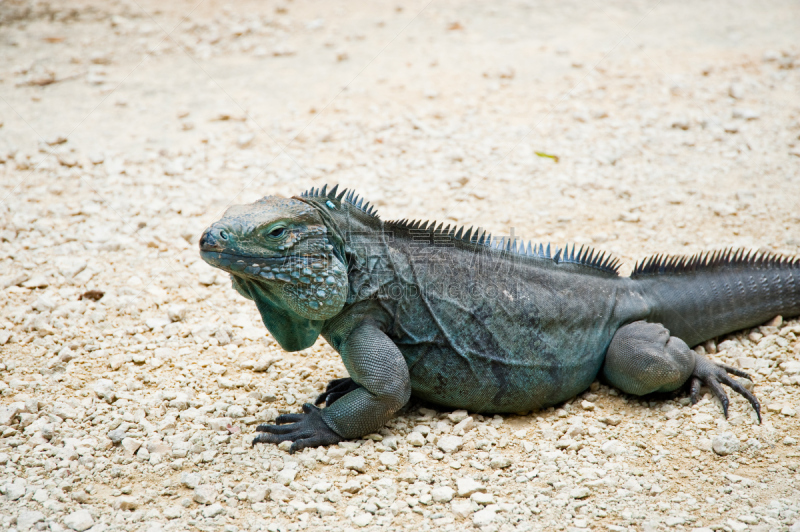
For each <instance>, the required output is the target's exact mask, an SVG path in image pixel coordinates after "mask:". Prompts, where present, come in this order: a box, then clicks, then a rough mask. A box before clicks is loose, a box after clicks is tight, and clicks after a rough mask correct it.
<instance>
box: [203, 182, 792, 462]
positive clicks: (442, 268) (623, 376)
mask: <svg viewBox="0 0 800 532" xmlns="http://www.w3.org/2000/svg"><path fill="white" fill-rule="evenodd" d="M426 226H427V224H424V225H420V224H419V223H409V222H383V221H381V220H380V219H379V218H378V217H377V216H376V215H374V214H373V213H372V211H371V209H370V208H369V207H367V206H366V205H362V202H361V201H359V200H357V197H355V196H354V195H353V194H352V193H351V194H349V195H345V193H341V194H336V188H334V189H333V190H332V191H331V192H326V190H325V189H324V188H323V189H322V190H321V191H318V190H315V191H311V192H310V193H305V194H304V195H302V196H298V197H294V198H291V199H284V198H277V197H269V196H268V197H266V198H263V199H262V200H259V201H258V202H256V203H253V204H251V205H243V206H235V207H232V208H230V209H229V210H228V211H227V212H226V213H225V215H224V216H223V218H222V219H221V220H219V221H218V222H216V223H214V224H213V225H211V227H209V228H208V229H207V230H206V232H205V233H204V234H203V237H202V238H201V240H200V248H201V256H202V257H203V259H204V260H206V261H207V262H208V263H210V264H211V265H213V266H216V267H218V268H221V269H223V270H225V271H228V272H229V273H231V278H232V281H233V286H234V287H235V288H236V290H238V291H239V293H240V294H242V295H243V296H244V297H246V298H248V299H252V300H253V301H254V302H255V303H256V305H257V307H258V309H259V312H260V313H261V317H262V320H263V322H264V325H265V326H266V327H267V329H269V331H270V333H271V334H272V335H273V337H274V338H275V339H276V340H277V341H278V343H280V345H281V346H282V347H283V348H284V349H286V350H287V351H297V350H300V349H305V348H306V347H309V346H311V345H312V344H313V343H314V341H315V340H316V339H317V337H318V336H319V335H320V334H321V335H322V336H323V337H324V338H325V339H326V340H327V341H328V343H330V345H331V346H332V347H333V348H334V349H335V350H336V351H337V352H339V353H340V355H341V356H342V360H343V362H344V365H345V367H346V368H347V370H348V372H349V374H350V378H348V379H338V380H336V381H333V382H332V383H330V384H329V386H328V389H327V390H326V392H325V393H324V394H322V395H321V396H320V397H319V399H318V401H317V403H318V404H321V403H323V402H324V403H325V405H326V407H325V408H322V409H319V408H317V407H315V406H313V405H305V406H304V407H303V412H304V413H303V414H288V415H283V416H280V417H279V418H278V419H277V424H276V425H260V426H259V427H258V428H257V430H258V431H259V432H260V434H259V435H258V436H257V437H256V439H255V440H254V442H253V443H254V444H255V443H260V442H264V443H279V442H281V441H292V442H293V444H292V447H291V450H292V451H296V450H298V449H302V448H304V447H308V446H317V445H327V444H331V443H335V442H337V441H341V440H342V439H346V438H357V437H359V436H363V435H364V434H367V433H370V432H374V431H375V430H378V429H379V428H380V427H381V426H382V425H383V424H384V423H385V422H386V421H387V420H388V419H389V418H391V417H392V416H393V415H394V413H395V412H396V411H397V410H399V409H400V408H401V407H402V406H403V405H404V404H405V403H406V402H407V401H408V400H409V398H410V396H411V395H412V394H413V395H415V396H417V397H419V398H422V399H425V400H428V401H431V402H434V403H438V404H441V405H443V406H446V407H450V408H465V409H468V410H471V411H476V412H487V413H488V412H519V411H527V410H532V409H539V408H542V407H546V406H550V405H554V404H557V403H560V402H562V401H565V400H567V399H569V398H571V397H573V396H575V395H576V394H578V393H580V392H582V391H583V390H585V389H586V388H587V387H588V386H589V385H590V384H591V382H592V381H593V380H594V379H595V378H597V377H598V375H600V374H602V376H603V377H604V378H605V379H606V380H608V381H609V382H610V383H612V384H614V385H616V386H617V387H619V388H621V389H622V390H623V391H626V392H628V393H633V394H639V395H641V394H645V393H651V392H654V391H669V390H675V389H677V388H679V387H681V386H683V385H684V384H685V383H687V382H689V383H691V386H692V397H693V399H696V396H697V391H698V390H699V385H698V383H700V382H702V383H705V384H707V385H708V386H709V388H710V389H711V391H712V392H713V393H714V394H715V395H717V396H718V397H719V398H720V400H721V401H722V403H723V408H724V410H725V412H726V415H727V405H728V399H727V396H726V395H725V392H724V391H723V390H722V388H721V386H720V383H725V384H727V385H728V386H731V387H732V388H733V389H734V390H736V391H737V392H739V393H741V394H742V395H744V396H745V397H747V399H748V400H749V401H750V402H751V404H752V405H753V407H754V408H755V410H756V413H757V414H758V415H759V419H760V411H759V405H758V401H757V400H756V399H755V397H754V396H753V395H752V394H751V393H750V392H748V391H747V390H746V389H745V388H743V387H742V386H741V385H740V384H739V383H738V382H736V381H734V380H732V379H730V378H729V377H728V375H727V374H728V373H729V372H730V373H734V374H735V375H740V376H746V374H744V373H743V372H741V371H739V370H735V369H733V368H727V367H724V366H719V365H717V364H715V363H713V362H711V361H709V360H708V359H706V358H704V357H702V356H700V355H697V354H696V353H695V352H694V351H691V350H690V349H689V345H695V344H697V343H699V342H702V341H705V340H707V339H709V338H713V337H715V336H718V335H720V334H724V333H727V332H730V331H733V330H736V329H741V328H744V327H748V326H753V325H756V324H758V323H761V322H764V321H766V320H767V319H770V318H772V317H774V316H775V315H778V314H782V315H784V316H793V315H797V314H800V289H799V288H798V287H800V283H796V282H795V278H796V277H797V275H798V274H800V264H798V262H797V261H794V260H791V259H786V258H783V257H778V256H760V255H759V256H743V255H736V254H731V253H727V254H719V255H713V256H705V257H700V258H696V259H695V260H682V261H679V260H678V259H675V260H672V259H656V260H652V261H650V262H648V263H643V265H642V266H641V267H637V269H636V270H635V271H634V275H633V276H632V277H630V278H623V277H619V276H617V273H616V261H615V260H611V259H608V258H604V257H602V256H597V255H594V254H593V252H592V253H590V252H589V250H586V251H583V252H578V253H577V254H576V250H575V249H574V248H573V249H572V252H571V253H570V252H569V250H568V249H567V250H565V251H557V252H556V251H554V252H553V253H550V248H549V246H548V248H547V250H545V249H544V248H543V247H538V248H537V247H536V246H534V247H533V248H531V247H530V245H529V246H528V248H527V250H526V249H524V248H523V247H519V246H518V245H517V243H516V242H513V243H512V242H506V241H502V242H500V243H499V244H498V245H494V244H492V243H491V240H490V237H487V236H486V235H484V234H483V233H479V232H477V231H476V232H475V233H472V231H471V230H470V231H468V232H466V233H463V232H462V231H461V230H459V231H458V232H456V231H455V228H454V229H453V230H450V229H449V228H442V226H441V225H440V226H439V227H434V225H431V226H430V227H426ZM687 344H688V345H687ZM604 362H605V364H604Z"/></svg>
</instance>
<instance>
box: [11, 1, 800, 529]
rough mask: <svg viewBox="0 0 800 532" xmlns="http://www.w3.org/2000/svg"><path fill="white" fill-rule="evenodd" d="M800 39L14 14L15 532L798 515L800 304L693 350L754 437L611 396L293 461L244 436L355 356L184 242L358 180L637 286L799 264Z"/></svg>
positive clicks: (411, 11) (706, 418)
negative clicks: (598, 252)
mask: <svg viewBox="0 0 800 532" xmlns="http://www.w3.org/2000/svg"><path fill="white" fill-rule="evenodd" d="M799 27H800V7H798V4H797V3H796V2H791V1H786V2H780V1H775V2H766V3H764V2H734V3H731V2H720V1H708V2H692V3H689V2H686V3H682V2H645V1H631V2H628V1H618V2H604V3H602V4H600V3H586V2H557V3H555V2H536V1H528V2H522V1H519V2H503V3H496V2H493V3H477V2H476V3H459V2H447V1H436V2H433V1H432V2H425V1H421V2H420V1H408V2H402V3H389V4H384V3H377V2H376V3H370V2H363V3H361V2H359V3H354V2H341V3H331V2H310V1H305V0H303V1H299V0H298V1H294V2H288V3H284V2H280V3H275V2H269V3H265V2H238V3H230V4H227V3H221V2H216V1H212V0H205V1H200V2H184V1H179V2H154V1H151V0H147V1H140V2H138V3H137V2H133V1H131V2H91V1H90V2H22V1H5V2H2V3H0V199H2V204H0V241H1V242H2V243H1V244H0V350H2V362H1V363H0V393H1V394H2V395H1V396H0V500H3V503H2V505H0V526H1V527H2V528H3V529H6V530H12V529H13V530H18V531H22V530H34V529H36V530H42V529H49V530H52V531H58V530H62V529H72V530H80V531H83V530H87V529H89V530H92V532H101V531H103V530H145V531H158V530H193V529H199V530H226V531H236V530H271V531H275V530H281V531H285V530H299V529H308V530H342V529H348V528H361V527H365V528H366V529H376V530H378V529H381V530H383V529H396V530H400V529H421V530H433V529H436V530H462V529H469V528H473V527H475V528H480V529H482V530H487V531H495V530H499V531H509V530H565V529H566V530H668V529H674V530H692V529H695V530H708V529H714V530H726V531H743V530H792V531H795V530H800V524H798V523H800V521H798V516H799V515H800V491H799V490H798V485H797V481H798V472H797V471H798V467H799V466H800V460H799V459H798V458H800V452H799V451H798V447H797V440H798V437H799V436H798V434H800V424H799V423H798V421H797V411H798V409H800V342H799V341H798V340H797V336H798V335H800V322H798V321H797V320H787V321H783V320H777V321H773V322H772V323H770V324H769V325H767V326H765V327H761V328H756V329H754V330H748V331H743V332H741V333H739V334H735V335H731V336H730V337H728V338H720V339H718V340H717V342H712V343H710V344H707V345H705V346H702V347H701V349H704V350H707V351H711V352H712V353H714V354H712V356H713V357H715V358H716V359H717V360H721V361H725V362H727V363H730V364H733V365H737V366H739V367H743V368H745V369H747V370H748V371H750V372H752V373H753V374H754V375H755V387H754V390H755V393H756V394H757V396H758V397H759V398H760V399H761V401H762V403H763V405H764V411H765V415H764V423H763V424H761V425H758V424H757V423H756V422H755V416H754V415H753V413H752V411H751V409H750V407H749V405H748V404H747V403H746V401H744V400H743V399H742V398H741V397H739V396H732V406H731V415H730V418H729V419H728V420H727V421H726V420H725V419H724V418H723V416H722V414H721V411H720V410H721V409H720V406H719V403H718V402H717V401H716V400H715V399H712V398H711V396H710V395H708V394H706V396H705V398H704V399H703V400H702V401H701V402H700V403H699V404H698V405H695V406H693V407H692V406H689V405H688V401H687V399H686V398H685V397H684V396H678V397H675V398H671V399H670V398H666V399H658V400H655V399H654V400H644V401H643V400H639V399H637V398H634V397H625V396H622V395H620V394H619V393H617V392H615V391H614V390H611V389H610V388H608V387H606V386H604V385H600V384H595V385H593V387H592V389H591V390H590V391H588V392H587V393H586V394H584V395H583V396H581V397H579V398H577V399H576V400H574V401H571V402H570V403H568V404H565V405H562V406H561V407H560V408H557V409H550V410H548V411H544V412H534V413H529V414H527V415H512V416H502V417H500V416H496V417H494V418H491V417H484V416H480V415H474V414H473V415H469V413H466V412H447V411H441V410H434V409H430V408H427V407H426V405H421V404H419V403H415V402H412V404H410V405H409V406H408V407H407V409H406V410H405V411H404V412H403V414H402V415H401V416H399V417H398V418H397V419H395V420H393V421H392V422H391V423H389V424H388V425H387V427H386V428H385V429H384V430H383V431H382V432H381V433H380V434H375V435H371V436H370V437H369V438H367V439H365V440H360V441H358V442H351V443H347V444H343V445H341V446H339V447H336V448H332V449H319V450H317V449H313V450H305V451H303V452H302V453H298V454H297V455H293V456H290V455H288V454H287V453H286V452H285V451H284V450H282V449H278V448H276V447H273V446H262V447H259V448H257V449H251V448H250V446H249V441H250V438H251V434H252V432H253V429H254V427H255V424H256V423H258V422H260V421H265V420H271V419H274V417H275V416H276V415H277V414H278V413H280V412H290V411H296V410H297V409H298V408H299V405H300V404H302V402H304V401H305V400H307V398H308V397H313V396H314V395H315V394H316V393H318V392H319V391H320V390H321V389H323V387H324V385H325V383H326V382H327V381H328V380H330V379H331V378H334V377H338V376H343V375H344V374H345V370H344V368H343V366H342V365H341V363H340V361H339V359H338V356H337V355H336V353H335V352H333V351H332V350H331V349H330V348H329V347H328V346H327V345H326V344H325V343H324V342H323V341H321V340H320V341H319V342H318V343H317V344H316V345H315V346H314V347H312V348H310V349H308V350H306V351H303V352H300V353H295V354H291V355H287V354H285V353H282V352H281V351H280V349H279V348H278V347H277V346H276V345H275V344H274V342H273V341H272V340H271V338H270V337H269V336H268V335H267V334H266V331H265V330H264V329H263V327H262V326H261V325H260V322H259V318H258V315H257V312H256V309H255V308H254V306H253V305H252V304H250V303H249V302H247V301H245V300H244V299H242V298H240V297H238V296H237V295H236V294H235V293H234V292H233V291H232V290H231V288H230V285H229V282H228V281H227V279H226V278H225V277H224V276H223V275H222V274H221V273H219V272H217V271H215V270H212V269H211V268H209V267H208V266H206V265H205V264H204V263H202V262H201V261H200V260H199V257H198V254H197V251H196V242H197V238H198V236H199V235H200V233H201V232H202V230H203V229H204V228H205V227H206V226H207V225H209V224H210V223H211V222H213V221H214V220H216V219H218V218H219V217H220V215H221V213H222V212H223V211H224V209H225V208H226V207H227V206H228V205H231V204H235V203H243V202H249V201H252V200H254V199H257V198H259V197H261V196H263V195H265V194H282V195H292V194H297V193H299V192H301V191H303V190H305V189H307V188H309V187H311V186H320V185H321V184H323V183H340V184H341V185H342V186H346V187H351V188H355V189H356V190H357V191H358V192H359V193H361V194H362V195H364V196H365V197H366V198H367V199H369V200H371V201H373V202H375V203H376V204H377V206H378V210H379V212H380V214H381V216H382V217H383V218H386V219H393V218H423V219H425V218H427V219H437V220H442V221H448V222H457V223H459V224H465V225H481V226H483V227H485V228H487V229H488V230H490V231H492V232H493V233H494V234H499V235H502V234H509V233H510V232H511V231H512V230H513V231H514V234H516V235H522V236H524V237H526V238H532V239H534V241H545V242H547V241H552V242H555V243H559V244H561V243H564V242H577V243H579V244H591V245H592V246H594V247H596V248H599V249H602V250H605V251H611V252H613V253H615V254H616V255H617V256H619V257H620V258H621V259H622V260H623V261H624V262H625V267H624V268H623V273H625V272H627V271H630V268H631V267H632V266H633V264H634V263H635V261H636V260H640V259H641V258H643V257H645V256H647V255H650V254H653V253H663V252H667V253H673V254H690V253H695V252H698V251H701V250H707V249H721V248H727V247H747V248H754V249H760V250H764V251H773V252H780V253H785V254H788V255H794V254H797V253H798V250H800V214H799V212H800V211H799V210H798V204H799V203H798V191H800V47H798V44H797V43H798V40H797V28H799ZM542 154H546V155H551V156H557V160H556V159H554V158H553V157H546V156H542ZM90 290H96V291H100V292H102V298H100V299H99V300H96V301H95V300H94V299H93V298H90V297H84V298H82V299H81V296H82V295H85V294H86V293H87V291H90ZM88 295H90V296H91V295H92V294H88ZM95 295H96V296H100V295H101V294H99V293H98V294H95ZM428 406H429V405H428ZM714 448H716V450H717V451H719V452H724V453H726V452H729V453H730V454H724V455H720V454H719V452H715V451H714V450H713V449H714ZM725 449H727V451H726V450H725Z"/></svg>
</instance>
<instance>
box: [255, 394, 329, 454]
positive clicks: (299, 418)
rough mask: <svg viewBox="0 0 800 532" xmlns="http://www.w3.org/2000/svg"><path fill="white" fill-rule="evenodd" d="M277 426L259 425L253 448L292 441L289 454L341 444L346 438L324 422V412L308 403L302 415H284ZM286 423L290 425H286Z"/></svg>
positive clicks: (276, 421)
mask: <svg viewBox="0 0 800 532" xmlns="http://www.w3.org/2000/svg"><path fill="white" fill-rule="evenodd" d="M275 423H276V424H275V425H259V426H258V427H256V432H261V433H262V434H258V435H257V436H256V437H255V438H253V447H255V445H256V444H257V443H276V444H277V443H281V442H284V441H291V442H292V446H291V447H290V448H289V453H294V452H295V451H299V450H301V449H305V448H306V447H319V446H322V445H332V444H334V443H339V442H340V441H342V440H343V439H344V438H342V437H341V436H339V435H338V434H336V433H335V432H334V431H333V430H331V428H330V427H328V425H327V424H325V422H324V421H323V420H322V410H320V409H319V408H317V407H316V406H314V405H312V404H311V403H306V404H304V405H303V413H302V414H282V415H280V416H278V418H277V419H276V420H275ZM284 423H288V424H286V425H284Z"/></svg>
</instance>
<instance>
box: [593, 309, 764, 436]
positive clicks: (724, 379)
mask: <svg viewBox="0 0 800 532" xmlns="http://www.w3.org/2000/svg"><path fill="white" fill-rule="evenodd" d="M728 373H732V374H733V375H737V376H739V377H744V378H746V379H750V376H749V375H748V374H747V373H745V372H743V371H741V370H738V369H736V368H732V367H730V366H725V365H722V364H717V363H715V362H712V361H711V360H709V359H707V358H706V357H704V356H702V355H699V354H697V353H695V352H694V351H692V350H691V349H689V346H687V345H686V343H685V342H684V341H683V340H681V339H680V338H677V337H675V336H670V334H669V331H668V330H667V329H666V328H665V327H664V326H663V325H661V324H659V323H647V322H645V321H636V322H633V323H630V324H628V325H625V326H623V327H620V328H619V330H618V331H617V332H616V334H615V335H614V338H613V339H612V340H611V345H610V346H609V347H608V352H607V353H606V359H605V363H604V365H603V375H604V376H605V378H606V379H607V380H608V381H609V382H610V383H611V384H613V385H614V386H616V387H617V388H619V389H620V390H622V391H623V392H626V393H630V394H634V395H646V394H649V393H653V392H671V391H673V390H677V389H678V388H680V387H681V386H683V385H684V384H685V383H686V382H687V381H688V380H689V379H690V378H691V398H692V403H696V402H697V396H698V393H699V391H700V386H701V384H706V385H707V386H708V387H709V389H711V392H712V393H713V394H714V395H715V396H716V397H717V398H718V399H719V400H720V402H721V403H722V409H723V411H724V413H725V417H727V416H728V396H727V395H726V394H725V390H724V389H723V388H722V384H726V385H728V386H730V387H731V388H732V389H733V390H735V391H736V392H738V393H740V394H742V395H743V396H744V397H745V398H746V399H747V400H748V401H750V404H751V405H753V408H754V409H755V411H756V414H757V415H758V419H759V422H760V421H761V407H760V405H759V403H758V399H756V398H755V396H754V395H753V394H752V393H750V392H749V391H748V390H747V389H746V388H745V387H744V386H742V385H741V384H739V383H738V382H736V381H735V380H733V379H731V378H730V377H729V376H728Z"/></svg>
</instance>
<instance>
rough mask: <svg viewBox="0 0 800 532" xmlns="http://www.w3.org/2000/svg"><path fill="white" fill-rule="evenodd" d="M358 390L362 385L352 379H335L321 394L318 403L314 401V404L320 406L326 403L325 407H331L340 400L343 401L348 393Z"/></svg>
mask: <svg viewBox="0 0 800 532" xmlns="http://www.w3.org/2000/svg"><path fill="white" fill-rule="evenodd" d="M358 388H361V385H360V384H357V383H356V382H355V381H354V380H353V379H351V378H350V377H345V378H343V379H333V380H332V381H331V382H329V383H328V386H327V387H326V388H325V391H324V392H322V393H321V394H319V396H317V399H316V401H314V404H315V405H320V404H322V403H323V402H324V403H325V406H331V405H332V404H333V403H335V402H336V401H337V400H338V399H341V398H342V397H344V396H345V395H347V394H348V393H350V392H352V391H353V390H357V389H358Z"/></svg>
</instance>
